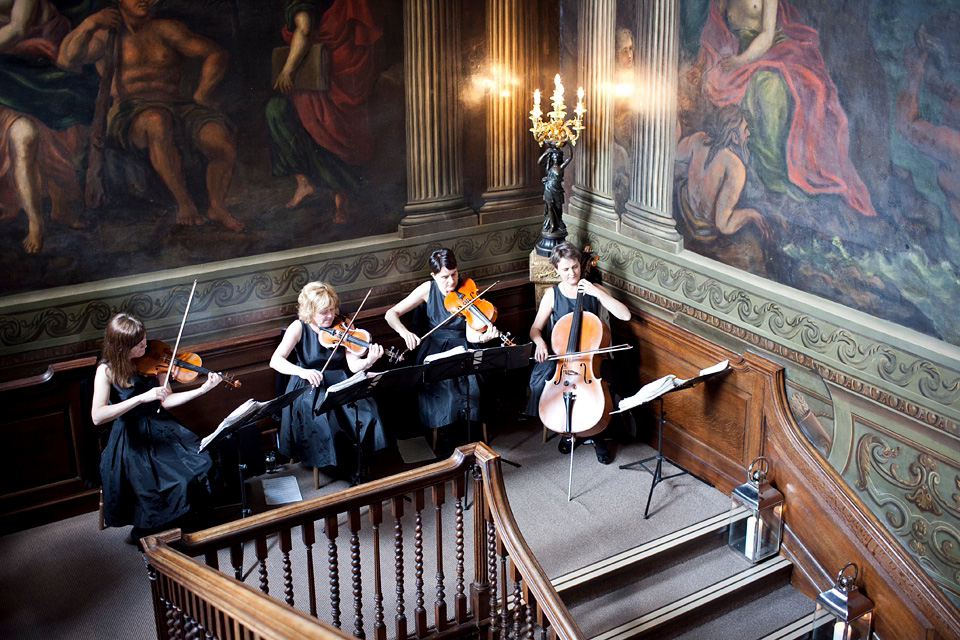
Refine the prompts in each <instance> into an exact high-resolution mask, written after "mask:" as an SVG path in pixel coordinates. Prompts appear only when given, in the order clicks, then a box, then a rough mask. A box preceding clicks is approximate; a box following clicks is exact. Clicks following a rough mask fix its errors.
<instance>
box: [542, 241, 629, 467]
mask: <svg viewBox="0 0 960 640" xmlns="http://www.w3.org/2000/svg"><path fill="white" fill-rule="evenodd" d="M582 260H583V255H582V254H581V253H580V250H579V249H577V247H576V246H574V245H573V244H571V243H570V242H561V243H560V244H558V245H557V246H555V247H554V248H553V251H551V252H550V264H552V265H553V268H554V269H556V270H557V275H558V276H559V277H560V284H558V285H557V286H555V287H553V288H551V289H547V290H546V291H545V292H544V294H543V298H541V300H540V306H539V307H538V308H537V316H536V318H534V320H533V326H532V327H530V339H531V340H532V341H533V342H534V344H536V346H537V350H536V353H535V354H534V357H535V358H536V360H537V364H536V365H534V367H533V371H532V372H531V374H530V400H529V402H528V403H527V408H526V411H525V413H526V414H527V415H529V416H533V417H537V416H539V404H540V395H541V394H542V393H543V388H544V385H545V384H546V381H547V380H549V379H551V378H552V377H553V375H554V372H555V371H556V366H557V363H556V361H554V360H547V358H548V357H549V355H550V348H549V341H550V330H551V329H552V328H553V326H554V325H555V324H556V323H557V321H558V320H560V318H562V317H563V316H564V315H566V314H568V313H570V312H571V311H573V309H574V307H575V305H576V298H577V293H578V291H581V290H582V291H583V293H584V299H583V310H584V311H589V312H590V313H594V314H597V313H599V311H600V309H601V308H602V309H605V310H606V311H608V312H609V313H610V314H612V315H613V316H614V317H616V318H617V319H618V320H629V319H630V310H629V309H628V308H627V305H625V304H623V303H622V302H620V301H619V300H617V299H616V298H614V297H613V296H612V295H610V293H609V292H608V291H607V290H606V289H604V288H603V287H602V286H601V285H598V284H594V283H592V282H590V281H589V280H585V279H582V278H581V266H580V265H581V261H582ZM544 333H546V336H544ZM602 377H603V378H609V375H607V374H606V373H604V375H603V376H602ZM570 444H571V443H570V440H569V439H568V438H565V437H561V438H560V443H559V449H560V452H561V453H569V452H570ZM593 444H594V447H595V449H596V452H597V460H599V461H600V462H601V463H602V464H609V463H610V462H611V461H612V459H613V458H612V457H611V456H610V450H609V448H608V447H607V444H606V442H605V441H604V440H603V438H601V437H600V436H594V438H593Z"/></svg>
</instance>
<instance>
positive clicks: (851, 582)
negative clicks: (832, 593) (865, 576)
mask: <svg viewBox="0 0 960 640" xmlns="http://www.w3.org/2000/svg"><path fill="white" fill-rule="evenodd" d="M850 567H853V575H852V576H850V575H845V574H846V571H847V569H848V568H850ZM859 575H860V569H859V567H857V564H856V563H855V562H848V563H847V564H845V565H843V568H842V569H840V573H838V574H837V585H836V586H837V589H840V590H841V591H843V592H844V593H850V592H851V591H853V590H854V589H856V588H857V576H859Z"/></svg>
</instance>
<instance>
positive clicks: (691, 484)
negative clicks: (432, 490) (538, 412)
mask: <svg viewBox="0 0 960 640" xmlns="http://www.w3.org/2000/svg"><path fill="white" fill-rule="evenodd" d="M491 446H492V447H493V448H494V450H496V451H497V452H498V453H500V454H501V456H503V457H504V458H505V459H507V460H510V461H512V462H515V463H518V464H520V465H521V466H520V467H519V468H515V467H513V466H511V465H508V464H505V465H504V467H503V469H504V476H505V482H506V485H507V493H508V496H509V499H510V502H511V505H512V508H513V512H514V515H515V516H516V518H517V521H518V523H519V525H520V528H521V531H522V533H523V535H524V537H525V538H526V539H527V541H528V543H529V544H530V546H531V548H532V550H533V552H534V554H535V555H536V557H537V558H538V560H539V561H540V563H541V565H542V566H543V568H544V570H545V571H546V573H547V574H548V576H550V577H552V578H554V577H557V576H560V575H563V574H565V573H567V572H569V571H571V570H574V569H577V568H580V567H583V566H585V565H587V564H590V563H592V562H595V561H597V560H600V559H603V558H605V557H608V556H611V555H614V554H616V553H618V552H620V551H624V550H626V549H629V548H632V547H634V546H636V545H638V544H641V543H643V542H646V541H649V540H652V539H654V538H657V537H659V536H661V535H664V534H665V533H668V532H670V531H674V530H676V529H679V528H681V527H683V526H686V525H689V524H692V523H694V522H698V521H700V520H703V519H705V518H708V517H710V516H712V515H715V514H717V513H721V512H723V511H725V510H726V509H729V500H728V498H726V497H725V496H723V495H722V494H721V493H720V492H718V491H716V490H714V489H713V488H711V487H709V486H707V485H706V484H704V483H702V482H700V481H698V480H697V479H695V478H693V477H691V476H681V477H678V478H674V479H671V480H667V481H664V482H663V483H662V484H660V485H659V486H658V487H657V488H656V491H655V492H654V494H653V502H652V504H651V509H650V513H651V515H650V518H649V519H648V520H644V519H643V508H644V504H645V502H646V498H647V492H648V490H649V487H650V481H651V476H650V475H649V474H647V473H645V472H644V471H642V470H620V469H619V468H618V465H619V464H623V463H626V462H631V461H633V460H636V459H639V458H643V457H646V456H649V455H651V454H652V453H653V451H652V450H651V449H650V447H648V446H646V445H642V444H637V443H631V444H626V445H620V446H619V447H617V450H616V460H615V462H614V464H611V465H606V466H604V465H601V464H599V463H598V462H597V460H596V457H595V455H594V452H593V448H592V447H591V446H589V445H586V446H582V447H579V448H577V449H576V450H575V452H574V468H573V479H572V483H571V488H572V494H573V499H572V500H571V501H568V500H567V491H568V471H569V457H568V456H562V455H560V454H559V453H558V451H557V448H556V440H553V441H551V442H549V443H546V444H543V443H542V442H541V430H540V428H539V425H538V424H536V425H535V424H533V423H526V424H521V425H517V426H515V427H514V428H510V429H505V430H503V431H502V432H501V433H499V434H496V435H495V436H494V438H493V441H492V442H491ZM665 472H667V473H669V469H668V470H666V471H665ZM283 473H289V474H292V475H295V476H296V477H297V478H298V481H299V483H300V487H301V492H302V494H303V497H304V498H309V497H312V496H313V495H316V492H315V491H314V490H313V480H312V474H311V472H310V471H309V470H307V469H303V468H301V467H299V466H297V465H287V466H286V468H284V469H283V470H282V471H281V474H283ZM253 483H254V490H253V491H251V496H250V499H251V501H252V502H254V503H255V502H256V501H257V500H260V499H262V496H261V495H260V494H258V493H257V491H256V488H257V486H256V484H255V483H256V479H254V480H253ZM324 485H325V486H324V487H322V488H321V490H320V491H321V492H328V491H333V490H336V489H339V488H343V487H345V486H346V484H345V483H344V482H342V481H332V480H330V479H327V480H326V481H325V483H324ZM471 517H472V516H471ZM96 518H97V514H96V513H89V514H85V515H82V516H78V517H75V518H71V519H68V520H64V521H61V522H58V523H54V524H50V525H45V526H42V527H37V528H35V529H31V530H29V531H24V532H19V533H16V534H10V535H6V536H3V537H0V558H2V559H3V562H0V638H17V639H19V638H23V639H27V638H45V639H50V638H63V639H74V638H76V639H85V638H94V637H100V638H131V639H134V638H144V639H146V638H154V637H156V636H155V630H154V621H153V613H152V606H151V601H150V591H149V585H148V582H147V578H146V571H145V569H144V563H143V558H142V556H141V554H140V553H138V552H137V550H136V549H135V547H133V546H131V545H129V544H127V543H126V542H125V541H124V540H125V538H126V537H127V535H128V529H127V528H124V529H107V530H105V531H98V530H97V524H96V522H97V520H96ZM428 520H429V519H428ZM448 532H449V527H447V529H446V530H445V534H448ZM448 548H449V547H448ZM343 557H344V555H343V554H342V553H341V559H342V558H343ZM347 557H349V556H347ZM388 562H390V561H389V560H388ZM221 566H223V567H225V568H226V566H227V565H226V563H223V564H222V565H221ZM428 575H429V574H428ZM449 575H451V574H450V573H448V576H449ZM448 580H449V578H448ZM247 581H248V582H250V583H255V581H256V571H251V572H250V575H249V576H248V579H247ZM276 582H278V581H276V580H275V581H274V583H276ZM274 583H272V584H271V587H273V586H274ZM278 586H280V585H278ZM385 587H387V585H385ZM271 590H272V589H271ZM387 592H388V593H389V591H387ZM298 606H301V605H300V603H299V602H298ZM345 630H349V627H348V625H346V624H345Z"/></svg>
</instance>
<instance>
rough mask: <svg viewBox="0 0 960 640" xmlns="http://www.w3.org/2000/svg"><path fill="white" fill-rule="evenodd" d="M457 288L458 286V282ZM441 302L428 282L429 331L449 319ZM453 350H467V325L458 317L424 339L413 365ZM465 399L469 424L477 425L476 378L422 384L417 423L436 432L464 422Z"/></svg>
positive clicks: (448, 314) (468, 377)
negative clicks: (459, 347)
mask: <svg viewBox="0 0 960 640" xmlns="http://www.w3.org/2000/svg"><path fill="white" fill-rule="evenodd" d="M457 286H458V287H459V286H460V283H459V282H458V283H457ZM443 299H444V295H443V293H442V292H441V291H440V287H439V286H437V283H436V281H435V280H431V282H430V294H429V295H428V296H427V321H428V322H429V325H430V327H429V328H430V329H433V328H434V327H435V326H437V325H438V324H440V323H441V322H443V321H444V320H446V319H447V318H448V317H449V316H450V312H449V311H447V310H446V308H445V307H444V306H443ZM457 346H463V347H466V348H468V349H469V348H471V345H470V344H469V343H468V342H467V321H466V320H464V319H463V317H462V316H460V317H457V318H454V319H453V320H451V321H450V322H448V323H446V324H445V325H443V327H441V328H440V329H437V330H436V331H434V332H433V333H431V334H430V335H429V336H427V338H426V339H425V340H424V341H423V342H422V343H421V344H420V348H419V350H418V351H417V364H422V363H423V360H424V358H426V357H427V356H429V355H431V354H434V353H441V352H443V351H447V350H448V349H453V348H454V347H457ZM468 397H469V405H470V420H473V421H479V419H480V384H479V382H478V381H477V376H462V377H459V378H448V379H447V380H441V381H439V382H432V383H425V384H424V385H423V389H422V390H421V391H420V422H422V423H423V424H424V426H426V427H429V428H430V429H438V428H440V427H444V426H446V425H448V424H451V423H453V422H456V421H457V420H466V418H467V404H468V401H467V398H468Z"/></svg>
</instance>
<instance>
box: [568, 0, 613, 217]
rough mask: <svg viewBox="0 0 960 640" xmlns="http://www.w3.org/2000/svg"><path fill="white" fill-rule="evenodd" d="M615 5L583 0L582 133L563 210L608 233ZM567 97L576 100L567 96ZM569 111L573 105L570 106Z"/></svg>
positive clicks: (580, 33)
mask: <svg viewBox="0 0 960 640" xmlns="http://www.w3.org/2000/svg"><path fill="white" fill-rule="evenodd" d="M616 31H617V3H616V0H581V2H580V23H579V25H578V40H579V44H578V47H579V49H580V51H579V62H578V65H577V66H578V72H577V76H578V79H577V86H582V87H583V91H584V100H583V102H584V106H585V107H586V109H587V113H586V115H585V116H584V122H583V124H584V127H585V128H584V130H583V131H582V132H581V134H580V139H579V140H578V141H577V146H576V147H574V148H573V166H574V184H573V188H572V195H571V197H570V204H569V206H568V207H567V211H568V213H569V214H570V215H571V216H574V217H576V218H581V219H583V220H586V221H587V222H589V223H590V224H595V225H599V226H601V227H604V228H608V229H615V228H616V227H617V222H618V216H617V212H616V209H615V207H614V202H613V164H612V156H611V154H610V150H611V149H612V147H613V115H614V96H613V84H614V72H615V65H616V53H615V51H616ZM571 95H575V94H574V93H573V92H571ZM571 106H572V103H571Z"/></svg>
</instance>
